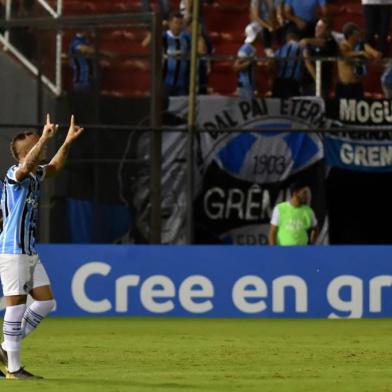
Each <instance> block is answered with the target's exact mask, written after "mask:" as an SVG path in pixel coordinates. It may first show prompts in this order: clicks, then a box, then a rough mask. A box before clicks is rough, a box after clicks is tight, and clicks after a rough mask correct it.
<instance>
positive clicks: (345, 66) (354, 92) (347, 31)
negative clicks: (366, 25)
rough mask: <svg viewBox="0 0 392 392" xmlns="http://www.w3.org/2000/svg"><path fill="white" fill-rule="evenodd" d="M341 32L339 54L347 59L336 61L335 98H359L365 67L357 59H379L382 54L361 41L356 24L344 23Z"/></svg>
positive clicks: (361, 93) (361, 92) (361, 91)
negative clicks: (336, 82) (341, 39)
mask: <svg viewBox="0 0 392 392" xmlns="http://www.w3.org/2000/svg"><path fill="white" fill-rule="evenodd" d="M343 34H344V40H343V41H342V42H341V43H340V45H339V47H340V56H341V57H344V58H346V59H347V60H340V61H338V77H339V83H338V84H337V85H336V92H335V95H336V98H353V99H361V98H363V85H362V79H363V77H364V76H365V75H366V67H365V65H364V64H361V63H359V62H358V60H379V59H380V58H381V56H382V54H381V52H378V51H377V50H375V49H374V48H372V47H371V46H370V45H369V44H367V43H364V42H363V40H362V36H361V31H360V30H359V27H358V26H357V25H356V24H354V23H347V24H346V25H344V27H343ZM355 60H357V61H355Z"/></svg>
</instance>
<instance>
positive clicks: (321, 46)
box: [300, 17, 339, 98]
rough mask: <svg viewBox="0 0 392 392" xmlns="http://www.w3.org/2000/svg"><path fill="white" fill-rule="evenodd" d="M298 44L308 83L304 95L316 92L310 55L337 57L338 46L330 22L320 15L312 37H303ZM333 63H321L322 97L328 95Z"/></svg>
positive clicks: (314, 72) (314, 75)
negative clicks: (301, 49)
mask: <svg viewBox="0 0 392 392" xmlns="http://www.w3.org/2000/svg"><path fill="white" fill-rule="evenodd" d="M300 46H301V48H303V56H304V58H305V65H306V69H307V73H305V75H309V76H310V78H308V80H309V83H305V84H304V91H303V93H304V95H314V94H315V92H316V88H315V81H316V65H315V62H314V61H312V60H310V59H309V58H310V57H312V56H313V57H316V56H317V57H337V56H338V53H339V46H338V44H337V42H336V40H335V38H334V37H333V36H332V32H331V22H330V19H328V18H327V17H322V18H320V19H319V21H318V22H317V24H316V30H315V34H314V38H304V39H302V40H301V41H300ZM334 66H335V63H334V62H331V61H326V62H322V63H321V91H322V92H321V95H322V97H324V98H327V97H328V92H329V90H330V87H331V85H332V80H333V74H334V72H333V71H334Z"/></svg>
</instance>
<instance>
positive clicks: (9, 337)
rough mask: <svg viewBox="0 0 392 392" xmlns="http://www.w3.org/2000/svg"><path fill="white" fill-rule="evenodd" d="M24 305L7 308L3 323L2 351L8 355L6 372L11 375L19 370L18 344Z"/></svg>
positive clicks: (20, 336) (20, 338) (20, 335)
mask: <svg viewBox="0 0 392 392" xmlns="http://www.w3.org/2000/svg"><path fill="white" fill-rule="evenodd" d="M25 310H26V305H25V304H22V305H15V306H7V307H6V309H5V314H4V322H3V336H4V342H3V344H2V346H3V349H4V350H6V351H7V354H8V371H9V372H11V373H13V372H16V371H17V370H19V369H20V342H21V340H22V327H21V324H22V319H23V315H24V313H25Z"/></svg>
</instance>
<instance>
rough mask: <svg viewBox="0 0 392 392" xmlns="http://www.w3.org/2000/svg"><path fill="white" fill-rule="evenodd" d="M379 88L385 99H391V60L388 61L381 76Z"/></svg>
mask: <svg viewBox="0 0 392 392" xmlns="http://www.w3.org/2000/svg"><path fill="white" fill-rule="evenodd" d="M381 87H382V90H383V92H384V97H385V98H386V99H392V60H389V61H388V63H387V66H386V67H385V71H384V73H383V74H382V76H381Z"/></svg>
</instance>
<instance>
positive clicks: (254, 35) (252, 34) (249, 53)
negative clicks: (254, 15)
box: [233, 23, 261, 98]
mask: <svg viewBox="0 0 392 392" xmlns="http://www.w3.org/2000/svg"><path fill="white" fill-rule="evenodd" d="M260 32H261V27H260V25H258V24H257V23H251V24H249V25H248V26H246V29H245V35H246V38H245V42H244V44H243V45H242V46H241V48H240V50H239V51H238V54H237V57H238V58H237V60H236V61H235V63H234V66H233V68H234V71H235V72H237V73H238V90H237V91H238V95H239V96H240V97H242V98H252V97H253V96H254V95H255V93H256V66H257V50H256V48H255V46H254V44H255V43H256V41H257V39H258V37H259V34H260Z"/></svg>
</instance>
